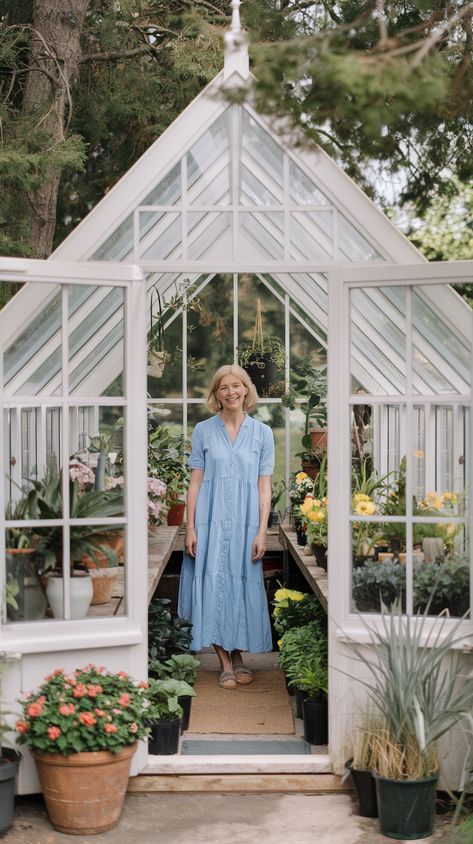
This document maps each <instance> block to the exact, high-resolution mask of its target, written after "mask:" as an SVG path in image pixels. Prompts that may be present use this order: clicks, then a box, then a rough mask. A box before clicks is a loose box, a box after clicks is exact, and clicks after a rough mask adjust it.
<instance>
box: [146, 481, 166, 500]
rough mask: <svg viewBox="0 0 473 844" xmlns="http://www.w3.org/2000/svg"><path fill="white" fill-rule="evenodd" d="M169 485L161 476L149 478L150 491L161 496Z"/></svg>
mask: <svg viewBox="0 0 473 844" xmlns="http://www.w3.org/2000/svg"><path fill="white" fill-rule="evenodd" d="M166 489H167V486H166V484H165V483H163V481H160V480H159V478H148V492H150V493H151V494H152V495H156V496H157V497H158V498H161V497H162V496H163V495H164V493H165V492H166Z"/></svg>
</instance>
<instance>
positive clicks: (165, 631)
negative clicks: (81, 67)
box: [148, 598, 192, 673]
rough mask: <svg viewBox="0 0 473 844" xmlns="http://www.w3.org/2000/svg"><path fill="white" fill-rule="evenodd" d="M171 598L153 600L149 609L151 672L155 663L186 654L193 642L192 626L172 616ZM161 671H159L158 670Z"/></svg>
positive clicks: (185, 620)
mask: <svg viewBox="0 0 473 844" xmlns="http://www.w3.org/2000/svg"><path fill="white" fill-rule="evenodd" d="M170 603H171V601H170V599H169V598H153V600H152V601H151V603H150V605H149V609H148V656H149V670H150V672H151V673H152V672H153V671H154V666H155V661H163V660H166V659H169V657H171V656H172V655H173V654H176V653H185V652H186V651H188V650H189V648H190V643H191V641H192V633H191V630H192V624H191V622H190V621H188V620H187V619H184V618H179V616H174V617H173V616H172V614H171V612H170V610H169V605H170ZM158 670H159V669H158Z"/></svg>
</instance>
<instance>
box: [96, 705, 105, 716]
mask: <svg viewBox="0 0 473 844" xmlns="http://www.w3.org/2000/svg"><path fill="white" fill-rule="evenodd" d="M94 712H95V714H96V715H98V716H99V718H103V716H104V715H105V714H106V713H105V712H104V710H103V709H97V707H95V709H94Z"/></svg>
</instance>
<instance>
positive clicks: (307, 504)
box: [299, 498, 314, 516]
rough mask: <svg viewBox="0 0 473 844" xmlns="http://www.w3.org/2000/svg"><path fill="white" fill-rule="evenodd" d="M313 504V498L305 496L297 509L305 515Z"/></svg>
mask: <svg viewBox="0 0 473 844" xmlns="http://www.w3.org/2000/svg"><path fill="white" fill-rule="evenodd" d="M313 506H314V499H313V498H305V499H304V501H303V502H302V504H301V505H300V507H299V510H300V511H301V513H302V515H303V516H307V513H308V512H309V510H311V509H312V507H313Z"/></svg>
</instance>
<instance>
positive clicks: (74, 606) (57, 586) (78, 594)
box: [46, 572, 94, 618]
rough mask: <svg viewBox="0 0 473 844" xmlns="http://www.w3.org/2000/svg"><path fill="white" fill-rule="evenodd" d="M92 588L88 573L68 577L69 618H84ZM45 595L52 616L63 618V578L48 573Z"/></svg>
mask: <svg viewBox="0 0 473 844" xmlns="http://www.w3.org/2000/svg"><path fill="white" fill-rule="evenodd" d="M93 592H94V588H93V586H92V578H91V577H90V575H88V574H85V572H84V573H83V574H75V575H74V576H73V577H71V579H70V596H71V618H85V617H86V615H87V610H88V609H89V605H90V602H91V600H92V595H93ZM46 595H47V596H48V601H49V605H50V607H51V610H52V613H53V616H54V618H64V601H63V578H62V577H56V576H54V575H49V577H48V584H47V586H46Z"/></svg>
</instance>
